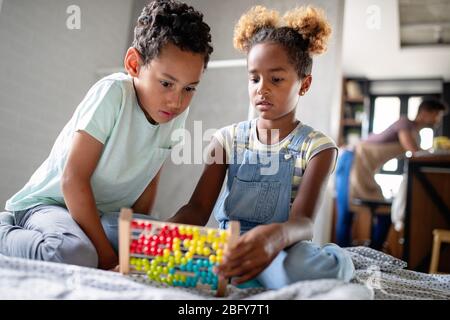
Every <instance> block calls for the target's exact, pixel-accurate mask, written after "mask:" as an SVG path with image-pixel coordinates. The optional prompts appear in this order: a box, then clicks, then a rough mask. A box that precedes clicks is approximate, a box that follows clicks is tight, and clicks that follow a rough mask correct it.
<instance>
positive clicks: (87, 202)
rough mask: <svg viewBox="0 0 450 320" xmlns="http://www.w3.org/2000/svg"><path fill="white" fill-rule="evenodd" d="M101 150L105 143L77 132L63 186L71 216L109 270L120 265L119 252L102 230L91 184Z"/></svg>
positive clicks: (64, 174) (102, 266)
mask: <svg viewBox="0 0 450 320" xmlns="http://www.w3.org/2000/svg"><path fill="white" fill-rule="evenodd" d="M102 149H103V144H102V143H100V142H99V141H98V140H96V139H95V138H93V137H92V136H91V135H89V134H88V133H86V132H84V131H77V132H75V134H74V138H73V143H72V147H71V149H70V152H69V156H68V159H67V163H66V165H65V167H64V172H63V177H62V182H61V187H62V192H63V195H64V201H65V203H66V205H67V208H68V209H69V212H70V214H71V215H72V218H73V219H74V220H75V221H76V222H77V223H78V225H79V226H80V227H81V229H82V230H83V231H84V233H85V234H86V235H87V236H88V237H89V239H90V240H91V242H92V244H93V245H94V246H95V248H96V250H97V254H98V259H99V260H98V267H99V268H101V269H110V268H113V267H115V266H116V265H117V262H118V261H117V255H116V254H115V252H114V249H113V248H112V246H111V244H110V243H109V241H108V239H107V237H106V234H105V231H104V230H103V226H102V224H101V222H100V216H99V214H98V211H97V207H96V204H95V199H94V193H93V191H92V187H91V183H90V179H91V176H92V174H93V172H94V170H95V168H96V167H97V163H98V161H99V159H100V155H101V152H102Z"/></svg>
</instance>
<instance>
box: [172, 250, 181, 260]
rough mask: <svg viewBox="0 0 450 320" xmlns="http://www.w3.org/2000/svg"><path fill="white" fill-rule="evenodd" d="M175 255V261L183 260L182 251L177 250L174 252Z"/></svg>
mask: <svg viewBox="0 0 450 320" xmlns="http://www.w3.org/2000/svg"><path fill="white" fill-rule="evenodd" d="M173 255H174V256H175V259H176V258H181V256H182V253H181V251H180V250H176V251H174V253H173Z"/></svg>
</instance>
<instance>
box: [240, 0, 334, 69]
mask: <svg viewBox="0 0 450 320" xmlns="http://www.w3.org/2000/svg"><path fill="white" fill-rule="evenodd" d="M330 35H331V27H330V24H329V22H328V21H327V19H326V17H325V13H324V12H323V10H321V9H319V8H315V7H312V6H306V7H299V8H295V9H293V10H290V11H288V12H286V13H285V15H284V16H283V17H282V18H281V16H280V14H279V12H277V11H275V10H269V9H267V8H265V7H263V6H255V7H252V8H251V9H250V10H249V11H247V12H246V13H245V14H243V15H242V16H241V18H240V19H239V21H238V23H237V24H236V26H235V28H234V39H233V44H234V47H235V48H236V49H238V50H239V51H242V52H244V53H248V52H249V51H250V49H251V48H252V47H253V46H254V45H256V44H259V43H267V42H272V43H278V44H280V45H282V46H283V47H284V48H285V49H286V51H287V53H288V56H289V59H290V62H291V63H292V64H293V65H294V66H295V68H296V70H297V73H298V75H299V77H300V78H303V77H304V76H306V75H308V74H310V73H311V69H312V58H311V57H312V56H313V55H315V54H321V53H323V52H325V51H326V49H327V42H328V39H329V37H330Z"/></svg>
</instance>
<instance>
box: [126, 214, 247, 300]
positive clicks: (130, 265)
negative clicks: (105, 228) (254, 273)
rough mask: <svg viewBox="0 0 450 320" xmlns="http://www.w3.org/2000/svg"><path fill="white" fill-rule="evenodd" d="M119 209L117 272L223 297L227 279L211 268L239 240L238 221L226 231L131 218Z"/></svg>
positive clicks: (233, 222)
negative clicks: (137, 275)
mask: <svg viewBox="0 0 450 320" xmlns="http://www.w3.org/2000/svg"><path fill="white" fill-rule="evenodd" d="M132 215H133V212H132V210H131V209H122V210H121V212H120V218H119V270H120V272H121V273H122V274H141V275H144V276H146V277H147V279H149V280H152V281H156V282H160V283H164V284H166V285H169V286H175V287H188V288H189V287H190V288H198V289H202V290H206V291H208V292H211V293H215V295H216V296H217V297H223V296H225V295H226V290H227V282H228V279H225V278H222V277H218V276H217V275H216V274H215V273H214V272H213V268H214V267H215V266H217V265H218V264H220V263H221V261H222V257H223V252H224V250H226V248H227V247H229V246H232V245H234V243H236V241H237V238H238V237H239V232H240V225H239V221H231V222H230V223H229V228H228V229H227V230H219V229H214V228H207V227H199V226H194V225H188V224H178V223H170V222H160V221H154V220H146V219H136V218H133V216H132Z"/></svg>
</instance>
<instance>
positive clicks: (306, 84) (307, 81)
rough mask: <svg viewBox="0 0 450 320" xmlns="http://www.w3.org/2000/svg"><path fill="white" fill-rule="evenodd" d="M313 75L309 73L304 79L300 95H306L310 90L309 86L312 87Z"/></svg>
mask: <svg viewBox="0 0 450 320" xmlns="http://www.w3.org/2000/svg"><path fill="white" fill-rule="evenodd" d="M311 82H312V76H311V75H310V74H308V75H307V76H305V77H304V78H303V79H302V85H301V87H300V91H299V93H298V94H299V95H301V96H304V95H305V93H306V92H308V90H309V87H311Z"/></svg>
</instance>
